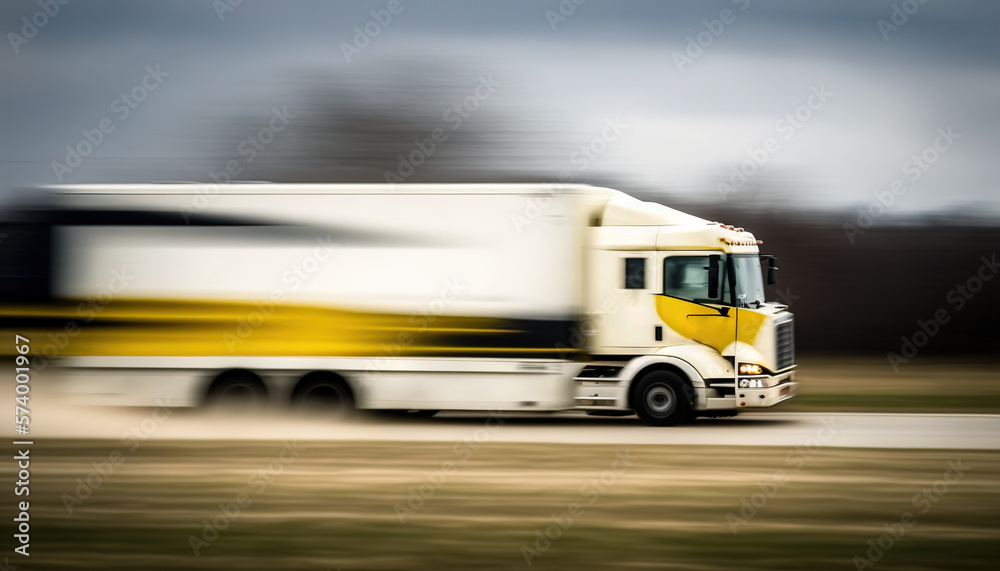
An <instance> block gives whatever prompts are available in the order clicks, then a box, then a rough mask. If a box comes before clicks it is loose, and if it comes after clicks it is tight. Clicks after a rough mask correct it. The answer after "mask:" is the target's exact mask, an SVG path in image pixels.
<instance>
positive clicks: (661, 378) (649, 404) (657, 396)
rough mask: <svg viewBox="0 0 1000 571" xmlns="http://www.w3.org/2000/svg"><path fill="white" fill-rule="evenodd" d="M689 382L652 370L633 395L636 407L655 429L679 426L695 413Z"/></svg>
mask: <svg viewBox="0 0 1000 571" xmlns="http://www.w3.org/2000/svg"><path fill="white" fill-rule="evenodd" d="M685 386H686V383H685V382H684V380H683V379H681V378H680V377H679V376H678V375H677V374H675V373H672V372H670V371H652V372H650V373H647V374H645V375H643V377H642V378H640V379H639V381H638V383H637V384H636V387H635V392H633V393H632V407H633V408H634V409H635V412H636V414H637V415H639V418H641V419H642V420H644V421H645V422H646V423H647V424H651V425H653V426H677V425H678V424H680V423H682V422H684V420H685V419H686V418H687V416H688V412H689V411H690V410H691V403H690V401H688V399H687V397H686V396H685V395H686V392H687V391H685V390H684V387H685Z"/></svg>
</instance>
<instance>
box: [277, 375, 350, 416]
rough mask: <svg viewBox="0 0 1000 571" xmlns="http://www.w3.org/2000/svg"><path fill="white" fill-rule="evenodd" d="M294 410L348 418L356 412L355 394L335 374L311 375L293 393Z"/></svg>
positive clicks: (303, 378) (304, 378) (300, 382)
mask: <svg viewBox="0 0 1000 571" xmlns="http://www.w3.org/2000/svg"><path fill="white" fill-rule="evenodd" d="M292 408H293V409H294V410H295V411H296V412H300V413H303V414H322V415H326V416H329V415H333V416H346V415H347V414H350V413H351V412H353V411H354V394H353V393H352V392H351V388H350V387H349V386H348V384H347V382H346V381H345V380H344V379H342V378H341V377H339V376H337V375H334V374H333V373H322V372H317V373H309V374H308V375H306V376H304V377H302V379H301V380H300V381H299V383H298V384H297V385H296V386H295V390H294V391H292Z"/></svg>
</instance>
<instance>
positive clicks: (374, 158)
mask: <svg viewBox="0 0 1000 571" xmlns="http://www.w3.org/2000/svg"><path fill="white" fill-rule="evenodd" d="M43 4H44V2H43V3H38V2H32V1H12V2H6V3H4V5H3V6H2V7H0V21H2V22H3V24H4V26H3V29H4V31H5V34H6V40H7V43H8V46H6V49H3V50H0V66H2V69H3V78H4V81H3V82H2V85H0V107H2V108H3V109H4V110H5V111H6V113H5V120H4V122H3V129H4V135H5V136H4V137H2V138H0V188H2V190H0V192H2V193H3V195H4V196H7V195H9V193H10V191H11V190H12V189H17V188H21V187H27V186H39V185H50V184H61V183H65V184H75V183H84V182H143V181H199V182H206V183H211V182H213V181H215V182H225V181H226V180H268V181H372V182H385V181H390V182H396V183H405V182H424V181H496V180H504V181H513V180H518V181H538V180H542V181H553V182H555V181H564V182H568V181H572V182H583V183H591V184H599V185H605V186H611V187H614V188H617V189H620V190H623V191H625V192H628V193H631V194H633V195H636V196H639V197H641V198H644V199H647V200H654V201H659V202H663V203H665V204H668V205H671V206H674V207H676V208H679V209H681V210H685V211H688V212H690V213H693V214H696V215H699V216H702V217H706V218H709V219H712V220H719V221H721V222H725V223H728V224H735V225H737V226H743V227H746V228H748V229H749V230H751V231H753V232H754V233H755V234H756V235H757V237H758V238H761V239H763V240H764V250H765V251H766V252H767V253H771V254H777V255H778V256H779V258H780V261H781V263H780V267H781V270H782V274H781V276H782V285H780V286H779V287H778V289H777V290H776V291H774V292H772V293H773V294H774V297H776V298H777V299H778V300H779V301H783V302H786V303H789V304H790V305H791V306H792V310H793V311H794V312H795V313H796V314H798V315H799V320H798V322H799V324H800V326H799V330H798V341H799V348H800V351H802V352H803V353H805V354H810V353H813V354H818V353H830V352H848V353H853V354H861V355H868V356H872V357H879V358H886V355H887V354H888V353H889V352H892V351H895V352H897V353H898V352H899V350H900V349H901V346H902V345H903V338H904V337H909V336H911V335H912V334H913V333H914V332H915V331H919V325H918V320H926V319H928V318H930V317H932V316H933V314H934V312H935V310H936V309H938V308H945V309H948V310H949V312H950V314H952V320H951V321H950V322H949V323H947V324H944V325H943V327H942V328H941V330H940V332H939V334H937V335H936V336H934V338H933V339H932V340H931V341H930V342H929V343H928V344H927V346H926V347H924V348H922V350H921V351H920V358H921V359H928V358H933V356H934V355H953V354H962V355H979V356H983V355H987V356H988V355H995V354H996V351H995V347H996V346H997V344H998V343H1000V329H998V328H997V327H996V326H995V324H996V323H997V322H998V318H1000V304H997V303H996V302H995V300H996V294H995V292H994V291H992V290H993V289H995V287H996V286H995V285H994V284H992V283H987V284H985V291H984V292H983V293H981V294H979V295H974V296H971V295H970V296H967V299H966V300H965V301H966V302H967V303H963V304H962V307H961V308H960V309H956V308H957V306H958V302H957V301H954V299H952V300H949V299H948V296H949V293H951V292H952V290H953V289H954V288H955V287H956V286H957V285H961V284H965V283H966V281H967V280H968V279H969V278H970V277H972V276H974V275H975V274H976V272H977V271H978V270H979V269H980V266H982V265H983V263H984V262H983V260H982V259H981V258H982V257H984V256H985V257H986V259H987V260H989V259H990V256H992V255H995V252H996V248H997V246H996V245H997V244H998V243H1000V241H998V238H1000V223H998V220H1000V200H998V198H997V192H996V191H997V183H996V180H997V177H996V176H995V172H994V163H995V160H994V158H995V157H996V156H997V153H998V152H1000V139H998V138H997V136H996V133H997V132H998V131H1000V113H998V111H997V105H996V103H997V101H998V100H1000V73H998V68H1000V57H998V56H1000V40H998V39H997V35H996V34H995V26H996V23H997V22H998V16H1000V6H997V5H996V4H995V3H991V2H961V3H933V2H932V3H926V4H923V3H918V2H915V1H911V2H902V3H900V2H897V3H893V2H860V1H857V2H836V3H834V2H827V3H811V4H809V5H802V4H801V3H797V2H779V1H755V0H737V1H729V0H724V1H715V2H698V3H693V2H692V3H677V2H669V3H668V2H655V1H634V2H627V3H617V2H610V1H599V0H588V1H586V2H580V1H579V0H576V1H574V0H563V1H557V0H553V1H551V2H540V1H526V0H511V1H506V2H489V1H477V0H473V1H458V0H455V1H448V0H440V1H435V2H411V1H409V0H400V1H399V2H389V1H388V0H386V1H380V0H373V1H371V2H350V3H346V2H315V1H300V2H295V3H280V2H265V1H254V0H245V1H243V2H235V1H229V0H219V1H215V2H202V1H178V2H169V3H166V2H153V1H128V2H125V1H122V2H112V1H106V2H92V3H86V4H84V3H79V4H78V3H69V4H66V5H62V4H59V3H56V4H55V5H53V6H49V5H48V4H45V5H44V6H43ZM52 12H54V13H52ZM435 130H440V131H438V135H439V136H438V137H437V138H436V139H435V135H434V134H435V132H436V131H435ZM227 167H232V169H231V171H230V172H229V173H227V172H226V170H227ZM894 184H900V185H902V186H895V187H893V185H894ZM893 189H894V190H895V192H894V191H893ZM880 197H881V198H880ZM817 324H822V326H819V325H817ZM888 366H889V362H888V359H887V360H886V367H888Z"/></svg>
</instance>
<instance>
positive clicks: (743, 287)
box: [722, 254, 764, 305]
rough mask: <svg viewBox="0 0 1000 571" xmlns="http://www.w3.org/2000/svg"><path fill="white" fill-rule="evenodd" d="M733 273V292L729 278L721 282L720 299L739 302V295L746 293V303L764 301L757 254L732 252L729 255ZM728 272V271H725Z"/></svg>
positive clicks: (762, 281)
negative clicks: (734, 284)
mask: <svg viewBox="0 0 1000 571" xmlns="http://www.w3.org/2000/svg"><path fill="white" fill-rule="evenodd" d="M729 263H731V264H732V267H733V274H732V275H734V276H735V278H736V280H735V283H736V286H735V288H734V289H735V290H736V291H735V294H736V295H732V294H731V291H730V284H729V279H726V280H725V281H724V282H723V283H724V285H723V289H722V299H724V300H727V301H728V300H733V301H734V302H735V303H739V301H738V300H739V296H740V295H746V299H747V303H748V304H751V305H753V304H755V303H764V277H763V275H762V274H761V269H760V257H759V256H758V255H757V254H734V255H732V256H730V257H729ZM727 273H728V272H727Z"/></svg>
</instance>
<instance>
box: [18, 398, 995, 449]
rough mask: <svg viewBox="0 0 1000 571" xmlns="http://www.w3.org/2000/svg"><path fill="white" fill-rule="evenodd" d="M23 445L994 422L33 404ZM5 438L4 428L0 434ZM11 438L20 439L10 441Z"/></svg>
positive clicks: (915, 434)
mask: <svg viewBox="0 0 1000 571" xmlns="http://www.w3.org/2000/svg"><path fill="white" fill-rule="evenodd" d="M32 412H33V417H32V424H31V433H30V434H29V435H28V437H30V438H98V439H100V438H104V439H115V440H117V439H140V440H146V439H156V440H161V439H163V440H166V439H180V440H187V439H195V440H230V439H234V440H282V439H289V438H290V439H298V440H330V441H358V440H360V441H404V442H405V441H423V442H461V441H464V440H467V439H470V438H473V439H480V440H483V439H486V440H490V441H492V442H546V443H576V444H675V445H676V444H690V445H734V446H815V445H817V443H818V444H821V445H823V446H833V447H859V448H899V449H968V450H997V449H1000V438H997V435H998V434H1000V415H958V414H870V413H781V412H758V413H753V412H751V413H745V414H742V415H740V416H738V417H736V418H729V419H699V420H698V421H696V422H694V423H692V424H689V425H685V426H681V427H672V428H656V427H649V426H645V425H643V424H642V423H641V422H640V421H639V420H638V419H636V418H635V417H618V418H608V417H588V416H584V415H582V414H579V413H559V414H548V415H540V414H527V415H525V414H517V415H499V416H496V415H494V416H490V415H487V414H482V415H478V416H477V415H470V414H458V413H442V414H439V415H438V416H436V417H434V418H429V419H419V418H414V419H395V418H388V419H387V418H380V417H374V418H373V417H370V416H363V417H361V418H355V419H346V420H332V419H324V418H300V417H294V416H292V415H290V414H289V413H287V412H285V411H276V412H272V413H266V414H254V415H250V414H243V415H236V416H233V415H226V414H221V413H208V412H204V411H196V410H185V409H177V410H170V409H138V408H136V409H126V408H99V407H78V406H70V405H67V404H54V403H53V404H51V405H49V406H47V405H42V403H39V404H38V405H37V406H36V407H33V411H32ZM6 430H7V431H8V435H9V436H10V437H14V435H13V433H12V431H11V429H10V428H7V429H6ZM17 438H25V437H23V436H18V437H17Z"/></svg>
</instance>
